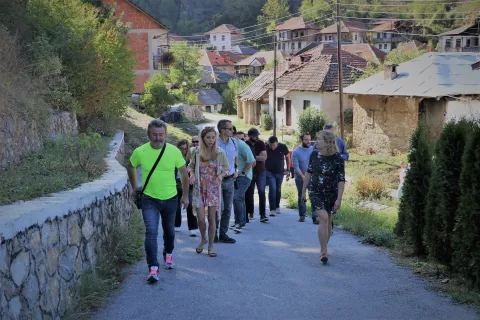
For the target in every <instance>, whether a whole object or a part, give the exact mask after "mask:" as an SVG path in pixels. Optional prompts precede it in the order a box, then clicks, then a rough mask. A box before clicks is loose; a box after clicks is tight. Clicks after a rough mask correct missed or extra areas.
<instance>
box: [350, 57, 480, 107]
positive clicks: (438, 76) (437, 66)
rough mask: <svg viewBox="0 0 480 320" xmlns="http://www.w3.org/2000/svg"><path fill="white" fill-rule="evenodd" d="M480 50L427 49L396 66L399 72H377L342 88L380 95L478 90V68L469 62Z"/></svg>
mask: <svg viewBox="0 0 480 320" xmlns="http://www.w3.org/2000/svg"><path fill="white" fill-rule="evenodd" d="M478 61H480V53H439V52H430V53H426V54H424V55H422V56H420V57H418V58H416V59H413V60H410V61H408V62H405V63H401V64H400V65H399V66H397V73H398V76H397V77H396V78H395V79H393V80H385V79H384V73H383V72H380V73H377V74H375V75H373V76H371V77H369V78H367V79H364V80H361V81H359V82H357V83H355V84H353V85H351V86H349V87H347V88H345V89H344V92H345V93H349V94H362V95H383V96H409V97H410V96H412V97H442V96H447V95H474V94H479V93H480V72H479V71H478V70H472V65H473V64H474V63H476V62H478Z"/></svg>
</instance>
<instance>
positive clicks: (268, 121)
mask: <svg viewBox="0 0 480 320" xmlns="http://www.w3.org/2000/svg"><path fill="white" fill-rule="evenodd" d="M261 121H262V129H263V130H265V131H270V130H272V129H273V118H272V116H271V115H270V114H268V113H267V114H264V115H263V116H262V119H261Z"/></svg>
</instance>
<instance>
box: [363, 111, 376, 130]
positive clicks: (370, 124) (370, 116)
mask: <svg viewBox="0 0 480 320" xmlns="http://www.w3.org/2000/svg"><path fill="white" fill-rule="evenodd" d="M365 111H366V112H367V118H366V119H365V124H366V125H367V128H369V129H373V128H375V110H373V109H366V110H365Z"/></svg>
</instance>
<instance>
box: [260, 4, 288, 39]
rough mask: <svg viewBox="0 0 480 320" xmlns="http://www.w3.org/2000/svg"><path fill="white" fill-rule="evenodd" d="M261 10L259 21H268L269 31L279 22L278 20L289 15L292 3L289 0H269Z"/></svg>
mask: <svg viewBox="0 0 480 320" xmlns="http://www.w3.org/2000/svg"><path fill="white" fill-rule="evenodd" d="M261 12H262V14H261V15H259V16H258V17H257V21H258V23H268V26H267V28H266V29H267V32H272V31H273V30H274V29H275V26H276V25H277V24H278V22H277V21H276V20H278V19H279V18H282V17H285V16H288V15H289V13H290V5H289V4H288V1H287V0H267V2H266V3H265V5H264V6H263V8H262V10H261Z"/></svg>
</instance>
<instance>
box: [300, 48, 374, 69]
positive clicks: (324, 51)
mask: <svg viewBox="0 0 480 320" xmlns="http://www.w3.org/2000/svg"><path fill="white" fill-rule="evenodd" d="M341 54H342V61H343V63H344V64H346V65H348V66H351V67H354V68H359V69H364V68H366V67H367V63H368V61H367V60H365V59H364V58H361V57H359V56H357V55H354V54H352V53H350V52H347V51H345V50H342V52H341ZM320 55H331V56H335V57H337V55H338V52H337V47H333V46H331V47H330V46H326V45H320V46H318V47H315V48H313V49H310V50H308V51H306V52H304V53H302V54H301V55H300V56H299V57H300V59H301V58H302V57H303V59H304V60H305V59H308V57H311V59H315V58H316V57H318V56H320Z"/></svg>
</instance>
